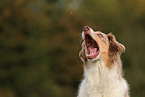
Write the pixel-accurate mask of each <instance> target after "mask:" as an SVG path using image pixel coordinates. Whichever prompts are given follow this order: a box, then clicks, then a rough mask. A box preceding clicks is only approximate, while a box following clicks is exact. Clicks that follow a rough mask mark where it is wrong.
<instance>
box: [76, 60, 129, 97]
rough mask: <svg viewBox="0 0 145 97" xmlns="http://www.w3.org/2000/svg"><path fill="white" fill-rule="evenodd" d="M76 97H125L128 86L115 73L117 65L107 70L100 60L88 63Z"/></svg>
mask: <svg viewBox="0 0 145 97" xmlns="http://www.w3.org/2000/svg"><path fill="white" fill-rule="evenodd" d="M87 65H89V66H90V67H89V68H87V69H85V70H84V79H83V81H82V83H81V84H80V89H79V94H78V97H125V94H126V91H127V90H128V85H127V83H126V81H125V80H124V79H123V78H122V76H121V75H120V74H119V73H118V72H117V68H118V67H117V66H118V65H117V63H115V64H113V65H114V67H113V68H112V69H108V68H107V67H106V66H105V64H104V63H103V61H102V60H99V61H96V62H88V63H87Z"/></svg>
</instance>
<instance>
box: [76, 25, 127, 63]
mask: <svg viewBox="0 0 145 97" xmlns="http://www.w3.org/2000/svg"><path fill="white" fill-rule="evenodd" d="M82 39H83V42H82V50H81V51H80V53H79V56H80V58H81V60H82V61H83V62H87V61H96V60H99V59H103V60H105V59H106V60H108V59H109V57H111V58H113V57H114V56H116V55H117V54H119V55H120V54H121V53H122V52H124V51H125V47H124V46H123V45H122V44H120V43H119V42H117V41H116V39H115V36H114V35H112V34H111V33H109V34H107V35H106V34H104V33H102V32H100V31H97V32H94V31H93V30H92V29H91V28H90V27H88V26H85V27H84V28H83V32H82Z"/></svg>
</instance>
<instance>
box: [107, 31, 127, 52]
mask: <svg viewBox="0 0 145 97" xmlns="http://www.w3.org/2000/svg"><path fill="white" fill-rule="evenodd" d="M107 37H108V39H109V54H110V55H113V54H116V53H117V52H119V53H120V54H121V53H122V52H125V46H124V45H123V44H121V43H119V42H117V41H116V39H115V36H114V35H112V34H111V33H109V34H108V35H107Z"/></svg>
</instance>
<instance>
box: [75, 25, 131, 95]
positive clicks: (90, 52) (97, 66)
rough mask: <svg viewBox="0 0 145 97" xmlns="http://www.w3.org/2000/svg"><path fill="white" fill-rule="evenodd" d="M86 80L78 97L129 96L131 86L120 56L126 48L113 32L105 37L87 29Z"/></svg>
mask: <svg viewBox="0 0 145 97" xmlns="http://www.w3.org/2000/svg"><path fill="white" fill-rule="evenodd" d="M82 40H83V42H82V49H81V51H80V52H79V57H80V59H81V60H82V61H83V63H84V64H83V67H84V79H83V80H82V82H81V84H80V87H79V91H78V96H77V97H129V92H128V91H129V88H128V83H127V82H126V80H125V79H124V78H123V74H122V63H121V59H120V55H121V53H122V52H125V46H124V45H122V44H121V43H119V42H117V41H116V38H115V36H114V35H112V34H111V33H109V34H107V35H106V34H104V33H102V32H100V31H96V32H95V31H93V30H92V29H91V28H90V27H88V26H85V27H84V28H83V32H82Z"/></svg>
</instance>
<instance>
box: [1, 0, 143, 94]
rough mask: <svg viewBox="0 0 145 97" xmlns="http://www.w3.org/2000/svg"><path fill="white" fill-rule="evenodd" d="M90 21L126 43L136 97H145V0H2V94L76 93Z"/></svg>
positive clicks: (126, 70)
mask: <svg viewBox="0 0 145 97" xmlns="http://www.w3.org/2000/svg"><path fill="white" fill-rule="evenodd" d="M71 12H72V15H71ZM85 25H88V26H90V27H91V28H93V29H94V30H99V31H102V32H105V33H106V34H107V33H109V32H112V33H113V34H114V35H115V36H116V38H117V40H118V41H119V42H121V43H122V44H124V45H125V46H126V52H125V53H124V54H122V61H123V69H124V73H125V78H126V79H127V81H128V83H129V85H130V94H131V97H144V95H145V0H1V1H0V97H76V95H77V90H78V85H79V83H80V81H81V79H82V76H83V69H82V62H81V61H80V59H79V57H78V53H79V50H80V49H81V31H82V27H83V26H85Z"/></svg>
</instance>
